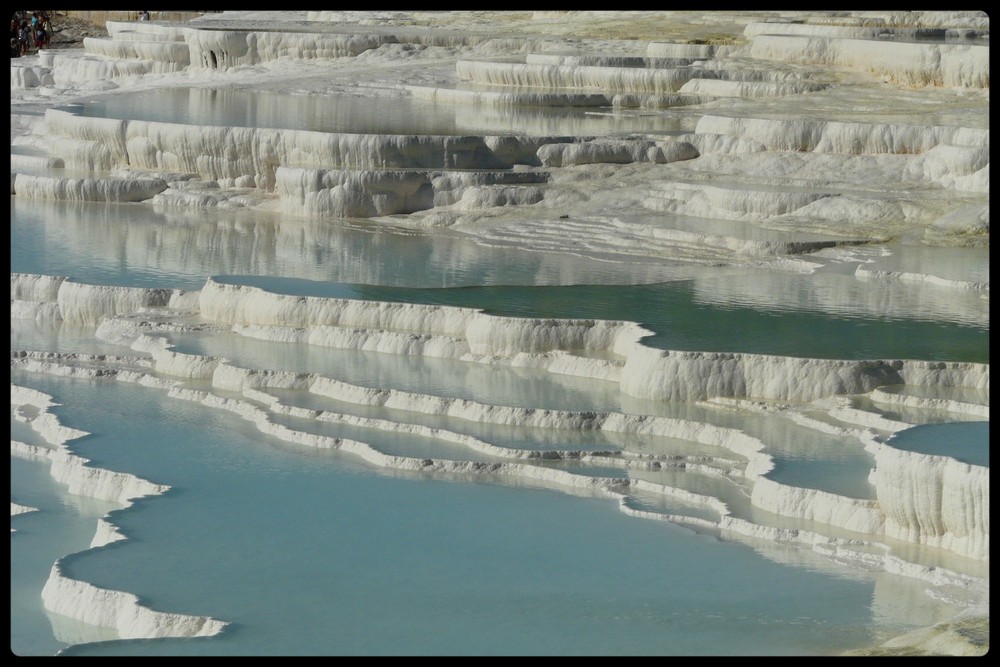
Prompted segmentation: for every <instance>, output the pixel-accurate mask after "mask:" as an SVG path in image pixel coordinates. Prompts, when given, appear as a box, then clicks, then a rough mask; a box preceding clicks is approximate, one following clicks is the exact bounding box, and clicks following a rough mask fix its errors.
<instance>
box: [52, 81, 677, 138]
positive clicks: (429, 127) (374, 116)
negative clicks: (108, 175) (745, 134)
mask: <svg viewBox="0 0 1000 667" xmlns="http://www.w3.org/2000/svg"><path fill="white" fill-rule="evenodd" d="M499 90H503V89H502V88H500V89H499ZM60 108H62V109H63V110H66V111H71V112H73V113H76V114H78V115H81V116H91V117H96V118H119V119H123V120H146V121H156V122H161V123H183V124H189V125H214V126H237V127H268V128H280V129H289V130H312V131H315V132H347V133H351V134H428V135H466V134H495V135H512V134H529V135H587V134H596V135H610V134H615V133H625V132H628V133H631V132H650V133H668V132H677V131H681V130H688V131H690V130H692V129H693V128H694V121H695V120H696V117H692V118H688V119H686V120H682V119H680V118H677V117H672V116H669V115H666V114H662V113H656V114H651V113H641V112H637V111H616V110H615V109H612V108H611V107H546V106H538V107H530V106H493V105H488V104H487V105H483V104H436V103H434V102H430V101H427V100H422V99H418V98H414V97H408V96H401V95H400V94H399V91H389V90H386V91H383V93H382V94H381V95H380V94H379V91H378V89H367V90H365V89H361V90H355V91H351V90H347V91H343V92H339V93H335V94H330V95H306V94H303V95H288V94H284V93H281V94H279V93H272V92H268V91H264V90H240V89H216V88H158V89H155V90H149V91H144V92H139V93H136V94H134V95H129V96H127V97H125V96H121V95H118V96H106V97H100V96H96V97H94V99H91V100H87V101H85V102H82V103H73V104H71V105H67V106H65V107H60Z"/></svg>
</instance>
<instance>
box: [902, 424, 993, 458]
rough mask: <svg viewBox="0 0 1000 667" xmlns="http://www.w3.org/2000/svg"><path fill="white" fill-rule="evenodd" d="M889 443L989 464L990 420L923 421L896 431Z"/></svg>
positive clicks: (903, 447)
mask: <svg viewBox="0 0 1000 667" xmlns="http://www.w3.org/2000/svg"><path fill="white" fill-rule="evenodd" d="M888 442H889V444H890V445H892V446H893V447H896V448H898V449H905V450H907V451H910V452H918V453H920V454H933V455H935V456H949V457H951V458H953V459H956V460H958V461H961V462H962V463H969V464H971V465H977V466H984V467H986V468H989V467H990V423H989V422H964V423H954V424H921V425H920V426H914V427H913V428H908V429H906V430H905V431H900V432H899V433H896V434H895V435H894V436H893V437H892V438H890V439H889V441H888Z"/></svg>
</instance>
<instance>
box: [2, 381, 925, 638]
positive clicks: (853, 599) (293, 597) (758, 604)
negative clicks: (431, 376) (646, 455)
mask: <svg viewBox="0 0 1000 667" xmlns="http://www.w3.org/2000/svg"><path fill="white" fill-rule="evenodd" d="M12 380H14V381H16V382H19V383H21V382H23V383H25V384H29V385H31V386H34V387H36V388H38V389H39V390H42V391H46V392H49V393H52V394H53V395H54V396H55V398H56V400H57V401H58V402H60V403H62V404H63V405H61V406H60V407H57V408H55V409H54V411H55V412H56V414H58V416H59V417H60V419H61V420H63V421H65V422H66V423H70V424H73V425H75V426H76V427H78V428H82V429H85V430H90V431H94V432H95V435H94V436H89V437H87V438H85V439H82V440H80V441H78V443H77V444H75V445H74V446H73V449H74V450H75V451H76V452H77V453H78V454H80V455H82V456H85V457H88V458H92V459H94V461H95V463H96V464H99V465H102V466H105V467H108V468H111V469H114V470H121V471H127V472H132V473H134V474H137V475H139V476H142V477H145V478H147V479H150V480H152V481H155V482H157V483H164V484H169V485H171V486H172V487H173V488H172V489H171V490H170V491H169V492H168V493H167V494H166V495H164V496H162V497H158V498H153V499H148V500H144V501H142V502H140V503H139V505H138V506H137V507H136V508H135V509H132V510H128V511H121V512H115V513H114V514H113V516H114V520H115V522H116V523H117V524H119V525H120V526H121V529H122V532H123V533H124V534H125V535H127V536H128V537H129V540H128V541H127V542H123V543H116V544H114V545H112V546H110V547H108V548H104V549H99V550H92V551H85V552H82V553H79V554H77V555H74V556H70V557H68V558H66V559H65V561H64V564H65V571H66V573H67V574H68V575H69V576H72V577H76V578H82V579H84V580H86V581H90V582H92V583H94V584H95V585H97V586H100V587H105V588H110V589H117V590H128V591H132V592H134V593H136V594H137V595H139V596H140V598H142V599H143V600H144V601H145V603H146V604H148V605H149V606H150V607H152V608H154V609H161V610H170V611H175V612H180V613H196V614H207V615H211V616H213V617H215V618H220V619H224V620H227V621H230V622H231V623H232V625H231V626H230V627H229V628H227V630H226V631H224V632H223V633H222V634H221V635H219V636H217V637H213V638H204V639H187V640H168V639H163V640H155V641H111V642H101V643H93V644H87V645H84V646H78V647H75V648H73V649H71V650H69V651H68V653H69V654H72V655H167V654H177V655H255V654H257V655H313V654H336V655H362V654H365V655H372V654H385V655H393V654H396V655H416V654H433V655H449V654H464V655H489V654H498V653H500V654H515V655H517V654H525V655H535V654H538V655H546V654H551V655H601V654H619V655H633V654H634V655H657V654H659V655H665V654H670V655H696V654H706V653H709V654H719V655H754V654H761V655H775V654H809V655H815V654H825V653H835V652H838V651H840V650H845V649H847V648H850V647H853V646H858V645H864V644H867V643H869V642H871V641H873V640H876V639H878V638H879V637H880V636H883V633H886V632H890V633H891V632H894V631H898V630H901V629H905V628H906V627H908V626H909V624H921V623H926V622H928V621H931V620H934V619H935V618H937V617H938V614H940V613H942V611H943V610H942V609H941V607H940V606H938V605H931V604H929V601H928V603H927V604H916V605H914V606H913V607H912V608H908V609H906V610H905V612H903V610H901V609H896V610H895V612H898V613H899V615H898V616H893V617H891V618H886V617H881V616H880V613H884V609H881V608H877V607H874V606H873V605H872V601H873V595H874V596H875V597H876V598H877V597H878V596H880V595H884V594H886V591H885V589H882V590H881V591H880V590H879V589H878V588H875V587H874V585H875V580H874V579H873V578H871V577H870V576H868V575H865V574H863V573H860V572H858V571H853V570H851V569H849V568H843V569H839V568H837V567H836V566H832V565H830V564H826V563H823V561H822V560H821V559H819V558H816V559H815V562H813V563H812V566H811V567H795V568H789V567H788V566H786V565H783V564H781V562H780V560H781V556H780V554H781V551H782V549H781V548H780V547H777V546H775V545H766V544H762V545H760V547H759V548H760V551H757V550H754V549H752V548H750V547H748V546H747V545H742V544H736V543H727V542H719V541H717V540H716V539H715V538H713V537H710V536H706V535H698V534H695V533H691V532H689V531H687V530H685V529H682V528H679V527H676V526H672V525H669V524H663V523H661V522H654V521H643V520H637V519H634V518H630V517H627V516H625V515H623V514H621V513H620V512H618V510H617V509H616V507H615V503H613V502H611V501H608V500H602V499H596V498H586V497H582V498H581V497H574V496H572V495H566V494H562V493H558V492H553V491H551V490H546V489H532V488H523V487H510V486H505V485H504V484H502V483H491V482H489V481H478V482H475V481H474V482H472V483H469V482H468V481H463V480H461V479H456V480H453V481H445V480H436V479H429V478H423V477H421V476H420V475H412V476H411V475H404V474H399V475H397V474H380V473H378V472H375V471H372V470H370V469H367V468H366V467H365V466H364V465H359V464H358V463H357V462H356V461H353V460H351V459H350V457H348V456H345V455H341V454H326V453H319V452H315V451H309V450H306V449H298V448H294V447H289V446H288V445H287V444H282V443H279V442H277V441H272V440H271V439H270V438H268V437H263V436H261V435H260V434H259V433H257V432H256V431H255V430H254V429H253V427H252V426H251V425H249V424H248V423H246V422H244V421H243V420H240V419H238V418H236V417H234V416H232V415H230V414H227V413H221V412H217V411H207V410H204V409H202V408H199V407H198V406H195V405H192V404H189V403H187V402H184V401H179V400H171V399H167V398H165V397H164V395H163V393H162V392H161V391H159V390H155V389H147V388H142V387H135V386H128V385H120V384H113V383H108V382H107V381H98V382H92V381H86V382H81V381H74V380H67V379H61V378H54V377H37V376H32V375H28V374H23V373H19V372H15V373H13V374H12ZM154 420H155V421H156V422H157V423H160V424H163V428H162V429H157V430H156V431H152V432H149V431H147V432H145V433H143V435H142V437H137V433H136V431H135V427H134V424H136V423H150V422H152V421H154ZM26 500H29V501H33V500H34V498H26ZM44 518H45V517H44V515H42V516H40V517H39V518H38V519H39V520H44ZM80 518H81V519H84V518H85V517H84V516H81V517H80ZM15 521H20V522H24V521H27V517H22V518H19V519H16V520H15ZM81 523H82V525H83V526H91V527H92V525H93V522H92V521H83V522H81ZM46 530H47V532H48V533H50V534H57V533H59V532H60V530H61V529H60V528H59V527H57V526H50V527H48V528H47V529H46ZM81 530H83V529H81ZM84 532H85V530H84ZM20 537H22V536H20V535H15V536H13V537H12V544H18V542H17V540H18V539H19V538H20ZM19 546H20V545H19ZM771 550H775V551H774V553H771ZM26 560H30V559H26ZM806 562H809V559H807V561H806ZM44 569H46V570H47V568H44ZM18 583H19V585H21V586H22V587H24V585H23V584H22V583H21V582H18ZM897 585H899V586H902V587H903V588H904V589H905V588H907V587H912V588H913V589H914V596H915V597H917V596H916V592H917V589H919V588H920V586H919V585H918V584H917V583H916V582H911V583H907V582H905V581H904V582H900V583H898V584H897ZM24 588H25V591H24V595H25V597H26V598H28V600H27V602H29V603H30V597H31V596H30V586H27V587H24ZM900 592H901V591H900V590H894V591H892V594H899V593H900ZM12 604H13V603H12ZM38 606H39V601H38V600H36V601H35V604H34V607H35V608H36V609H37V607H38ZM880 609H881V611H880ZM52 647H54V644H50V645H45V644H44V643H35V644H31V645H30V646H29V649H28V650H26V651H25V653H36V652H37V653H47V652H49V651H50V649H51V648H52ZM15 652H20V651H17V650H16V651H15Z"/></svg>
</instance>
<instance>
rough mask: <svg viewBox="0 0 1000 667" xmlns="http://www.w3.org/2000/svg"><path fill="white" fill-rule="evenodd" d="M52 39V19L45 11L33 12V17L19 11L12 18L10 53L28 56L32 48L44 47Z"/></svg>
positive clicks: (13, 55) (15, 56)
mask: <svg viewBox="0 0 1000 667" xmlns="http://www.w3.org/2000/svg"><path fill="white" fill-rule="evenodd" d="M51 39H52V21H51V20H50V19H49V16H48V14H46V13H45V12H32V13H31V17H30V18H27V17H26V16H24V12H18V13H15V14H14V15H12V16H11V18H10V55H11V57H13V58H17V57H20V56H26V55H28V54H29V53H31V48H32V47H34V48H35V49H44V48H47V47H48V45H49V40H51Z"/></svg>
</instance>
